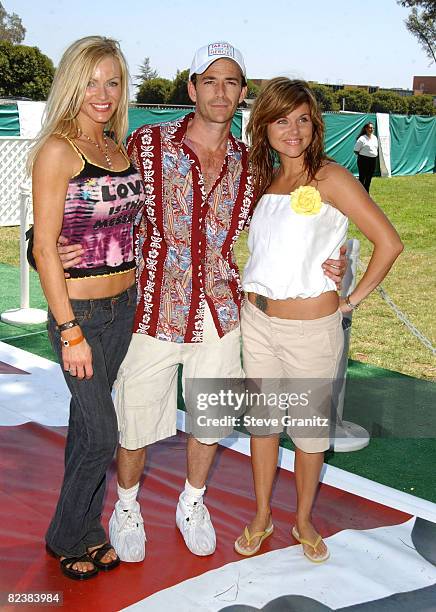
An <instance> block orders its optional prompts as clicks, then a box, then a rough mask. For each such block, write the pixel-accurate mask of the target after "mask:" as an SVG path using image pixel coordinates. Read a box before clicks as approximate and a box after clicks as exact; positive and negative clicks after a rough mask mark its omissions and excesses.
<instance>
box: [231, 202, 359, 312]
mask: <svg viewBox="0 0 436 612" xmlns="http://www.w3.org/2000/svg"><path fill="white" fill-rule="evenodd" d="M347 229H348V217H346V216H345V215H343V214H342V213H341V212H340V211H339V210H338V209H337V208H334V207H333V206H331V205H330V204H327V203H324V202H322V203H321V208H320V210H319V212H317V213H316V214H313V215H309V216H306V215H303V214H301V213H298V212H295V211H294V210H293V209H292V208H291V196H290V195H289V194H287V195H277V194H272V193H269V194H265V195H263V196H262V197H261V199H260V200H259V203H258V204H257V206H256V209H255V211H254V214H253V218H252V220H251V224H250V231H249V236H248V248H249V251H250V257H249V259H248V262H247V265H246V266H245V270H244V275H243V282H242V285H243V289H244V291H252V292H254V293H258V294H259V295H264V296H265V297H268V298H271V299H273V300H284V299H287V298H310V297H317V296H318V295H321V293H324V292H326V291H336V284H335V283H334V281H332V280H331V279H329V278H328V277H327V276H325V275H324V272H323V269H322V268H321V264H322V263H324V261H325V260H326V259H329V258H333V259H338V258H339V249H340V247H341V246H342V245H343V244H344V242H345V240H346V238H347Z"/></svg>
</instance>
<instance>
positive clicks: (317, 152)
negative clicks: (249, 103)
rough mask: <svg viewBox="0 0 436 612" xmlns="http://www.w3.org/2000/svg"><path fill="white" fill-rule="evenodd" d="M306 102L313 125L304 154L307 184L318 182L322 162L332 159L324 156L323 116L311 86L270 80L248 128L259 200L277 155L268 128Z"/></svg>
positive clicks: (268, 181) (267, 183)
mask: <svg viewBox="0 0 436 612" xmlns="http://www.w3.org/2000/svg"><path fill="white" fill-rule="evenodd" d="M305 102H307V104H308V105H309V109H310V118H311V120H312V124H313V135H312V142H311V143H310V145H309V146H308V147H307V149H306V150H305V152H304V171H305V172H306V174H307V178H308V181H311V180H313V179H314V178H315V175H316V173H317V172H318V170H319V169H320V168H321V166H322V164H323V161H324V160H325V159H329V158H328V157H327V156H326V155H325V154H324V122H323V119H322V114H321V111H320V109H319V107H318V103H317V101H316V98H315V96H314V94H313V92H312V90H311V89H310V87H309V85H308V84H307V83H306V82H305V81H300V80H291V79H288V78H286V77H276V78H275V79H271V80H270V81H268V83H267V84H266V85H265V87H264V88H263V89H262V91H261V92H260V94H259V95H258V96H257V98H256V100H255V102H254V104H253V109H252V111H251V114H250V119H249V121H248V124H247V134H248V136H249V138H250V140H251V145H250V154H249V159H250V164H251V172H252V175H253V183H254V191H255V194H256V197H257V198H259V197H260V196H261V195H262V194H263V193H264V191H265V190H266V189H267V188H268V186H269V185H270V184H271V181H272V179H273V176H274V165H275V161H276V155H275V152H274V150H273V149H272V147H271V146H270V144H269V142H268V135H267V128H268V125H269V124H270V123H272V122H273V121H276V120H277V119H279V118H280V117H285V116H286V115H288V114H289V113H291V112H292V111H293V110H295V109H296V108H297V107H298V106H300V105H301V104H304V103H305Z"/></svg>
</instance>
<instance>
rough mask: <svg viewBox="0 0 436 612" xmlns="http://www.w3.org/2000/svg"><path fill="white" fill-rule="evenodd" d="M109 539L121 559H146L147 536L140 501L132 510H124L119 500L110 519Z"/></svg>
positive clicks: (129, 560)
mask: <svg viewBox="0 0 436 612" xmlns="http://www.w3.org/2000/svg"><path fill="white" fill-rule="evenodd" d="M109 539H110V541H111V544H112V546H113V547H114V548H115V551H116V553H117V555H118V556H119V558H120V559H121V561H127V562H128V563H136V562H138V561H143V560H144V558H145V543H146V541H147V538H146V536H145V531H144V521H143V519H142V516H141V508H140V507H139V504H138V502H135V506H134V508H133V509H132V510H123V509H122V507H121V502H120V501H117V503H116V504H115V508H114V511H113V513H112V516H111V518H110V520H109Z"/></svg>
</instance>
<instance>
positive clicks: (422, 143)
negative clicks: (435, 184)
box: [389, 115, 436, 176]
mask: <svg viewBox="0 0 436 612" xmlns="http://www.w3.org/2000/svg"><path fill="white" fill-rule="evenodd" d="M389 131H390V135H391V166H392V176H407V175H411V174H418V173H424V172H435V160H436V119H434V118H432V117H420V116H418V115H412V116H410V117H406V116H404V115H391V116H390V120H389Z"/></svg>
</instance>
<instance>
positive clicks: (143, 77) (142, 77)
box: [133, 57, 159, 87]
mask: <svg viewBox="0 0 436 612" xmlns="http://www.w3.org/2000/svg"><path fill="white" fill-rule="evenodd" d="M158 76H159V74H158V72H157V70H153V68H152V67H151V66H150V58H149V57H146V58H145V59H144V61H143V62H142V64H141V65H140V66H139V74H135V75H134V77H133V78H134V79H135V81H136V86H137V87H141V85H142V84H143V83H144V81H151V79H157V77H158Z"/></svg>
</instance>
